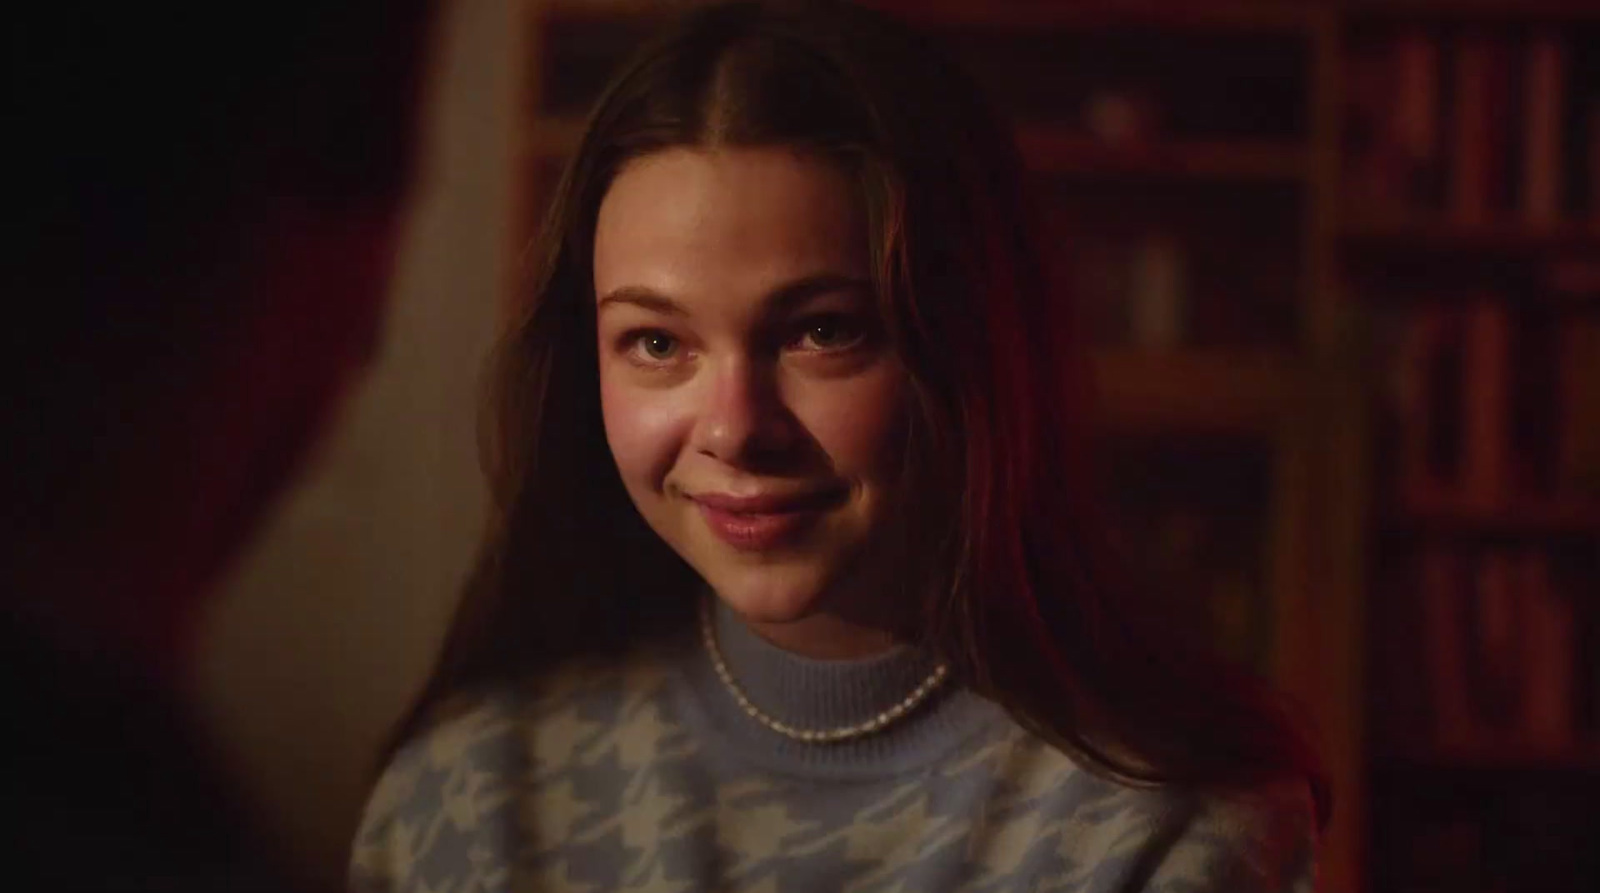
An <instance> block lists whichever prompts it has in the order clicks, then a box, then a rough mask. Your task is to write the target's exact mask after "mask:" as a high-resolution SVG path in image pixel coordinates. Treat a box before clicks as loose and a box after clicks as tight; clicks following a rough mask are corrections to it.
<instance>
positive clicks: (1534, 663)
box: [1515, 549, 1577, 752]
mask: <svg viewBox="0 0 1600 893" xmlns="http://www.w3.org/2000/svg"><path fill="white" fill-rule="evenodd" d="M1515 575H1516V583H1515V588H1516V597H1517V603H1518V605H1519V607H1520V609H1521V612H1522V616H1523V622H1522V635H1523V643H1522V653H1523V655H1524V656H1525V659H1526V661H1527V664H1526V669H1527V671H1526V673H1525V674H1524V677H1523V686H1522V689H1523V698H1522V717H1521V718H1522V722H1521V726H1522V732H1523V734H1524V736H1525V737H1526V739H1527V741H1528V743H1529V744H1530V745H1532V746H1533V747H1534V748H1535V749H1536V750H1542V751H1546V752H1558V751H1560V750H1561V749H1563V748H1565V747H1567V746H1568V745H1570V744H1571V743H1572V741H1573V732H1574V718H1575V716H1574V715H1575V712H1576V704H1577V700H1576V692H1575V683H1576V675H1577V662H1576V659H1575V658H1576V654H1575V642H1576V629H1575V626H1574V621H1575V618H1574V612H1573V609H1572V604H1571V602H1569V601H1568V600H1567V599H1566V598H1564V593H1562V592H1559V591H1557V590H1556V588H1555V587H1554V585H1553V581H1552V580H1551V577H1550V564H1549V558H1548V556H1546V555H1545V553H1544V552H1543V551H1541V550H1537V549H1534V550H1530V551H1528V552H1526V553H1524V554H1522V555H1520V556H1518V557H1517V559H1516V566H1515Z"/></svg>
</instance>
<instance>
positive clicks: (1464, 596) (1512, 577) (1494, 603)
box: [1380, 543, 1600, 754]
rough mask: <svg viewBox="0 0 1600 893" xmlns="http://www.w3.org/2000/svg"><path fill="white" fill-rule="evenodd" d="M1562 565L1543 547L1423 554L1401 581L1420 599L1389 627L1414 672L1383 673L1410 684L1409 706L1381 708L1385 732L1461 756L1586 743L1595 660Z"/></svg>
mask: <svg viewBox="0 0 1600 893" xmlns="http://www.w3.org/2000/svg"><path fill="white" fill-rule="evenodd" d="M1559 567H1560V565H1559V564H1557V563H1555V562H1554V561H1553V560H1552V554H1551V552H1550V551H1549V550H1548V549H1546V548H1543V547H1522V548H1512V547H1509V546H1492V547H1485V548H1478V549H1471V550H1469V549H1467V548H1464V547H1460V546H1448V545H1442V544H1437V543H1433V544H1427V545H1425V546H1423V547H1422V548H1420V549H1418V550H1417V552H1416V553H1415V555H1414V556H1413V561H1412V565H1411V567H1410V568H1409V569H1408V572H1407V573H1406V574H1405V575H1404V576H1403V585H1402V589H1403V590H1412V591H1414V592H1415V594H1416V598H1415V603H1414V604H1413V605H1409V606H1407V607H1406V608H1404V609H1402V611H1403V612H1406V613H1409V616H1402V615H1401V614H1394V615H1391V616H1389V617H1388V618H1386V620H1387V622H1388V626H1389V628H1388V629H1387V631H1386V635H1388V636H1389V647H1390V648H1391V649H1396V650H1395V651H1394V652H1393V656H1394V657H1395V659H1397V660H1398V661H1399V662H1401V663H1408V661H1407V660H1406V657H1407V655H1406V654H1405V652H1406V651H1408V650H1409V651H1410V658H1411V659H1410V661H1409V663H1411V664H1412V666H1411V668H1410V672H1406V671H1405V669H1404V668H1402V667H1390V668H1388V669H1389V670H1390V671H1399V672H1400V678H1402V679H1404V678H1407V677H1409V678H1410V681H1411V684H1412V688H1413V690H1412V691H1411V693H1410V697H1412V698H1415V699H1416V700H1415V702H1413V703H1411V704H1409V705H1408V704H1405V703H1403V701H1404V700H1405V699H1404V698H1401V701H1402V703H1391V704H1389V705H1387V706H1388V707H1389V708H1390V709H1389V714H1388V715H1381V716H1380V721H1383V722H1387V723H1390V724H1391V728H1390V730H1389V731H1390V732H1391V733H1393V734H1394V735H1395V736H1397V737H1399V738H1402V739H1421V740H1424V741H1426V742H1427V743H1428V744H1429V745H1430V746H1433V747H1437V748H1440V749H1443V750H1445V751H1453V750H1454V751H1465V752H1471V751H1472V750H1474V749H1475V748H1478V747H1482V746H1485V745H1500V746H1513V747H1521V748H1523V749H1524V750H1525V751H1526V752H1529V753H1536V754H1537V753H1563V752H1568V751H1569V750H1570V749H1571V748H1572V747H1573V746H1574V745H1577V744H1579V743H1580V742H1581V741H1583V740H1587V737H1589V736H1591V735H1592V733H1593V730H1592V728H1590V727H1591V726H1592V724H1593V723H1592V716H1591V715H1590V714H1592V707H1591V702H1592V699H1593V696H1594V693H1595V692H1594V687H1595V684H1596V683H1597V682H1600V679H1597V678H1596V674H1597V672H1600V663H1597V660H1596V659H1597V657H1600V655H1595V654H1593V653H1591V652H1592V649H1585V648H1584V647H1583V646H1584V644H1585V643H1586V642H1587V641H1588V640H1589V637H1590V635H1591V633H1592V632H1593V631H1592V630H1590V629H1588V625H1589V623H1590V621H1589V618H1590V617H1592V612H1589V611H1588V609H1587V606H1586V605H1584V604H1583V602H1582V598H1581V596H1582V595H1584V593H1582V592H1579V591H1577V590H1578V589H1579V588H1581V587H1580V586H1579V585H1578V581H1579V580H1580V579H1581V575H1578V576H1574V575H1568V574H1564V573H1561V572H1559V570H1557V568H1559ZM1397 594H1398V593H1397ZM1413 630H1416V631H1418V632H1420V635H1421V645H1422V649H1421V653H1420V655H1419V654H1417V653H1416V652H1415V648H1416V640H1415V639H1414V638H1413V633H1412V631H1413ZM1408 640H1409V641H1408ZM1419 657H1420V660H1418V659H1417V658H1419ZM1401 684H1404V683H1401ZM1394 696H1395V697H1400V696H1399V695H1394Z"/></svg>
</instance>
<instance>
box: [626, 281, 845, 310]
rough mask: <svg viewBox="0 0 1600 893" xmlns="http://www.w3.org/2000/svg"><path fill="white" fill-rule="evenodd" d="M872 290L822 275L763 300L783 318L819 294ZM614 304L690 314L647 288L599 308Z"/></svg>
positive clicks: (630, 287)
mask: <svg viewBox="0 0 1600 893" xmlns="http://www.w3.org/2000/svg"><path fill="white" fill-rule="evenodd" d="M871 288H872V283H871V282H869V281H868V280H866V279H861V278H859V277H856V276H846V275H843V274H841V273H818V274H816V275H814V276H805V277H802V278H800V279H796V280H795V281H793V282H790V283H787V284H785V285H783V286H780V287H779V288H777V289H774V290H773V291H771V292H769V293H768V294H767V296H766V297H765V298H764V299H763V300H762V304H763V305H765V306H764V307H763V311H764V313H765V314H766V315H768V316H780V315H782V314H784V313H786V312H789V311H792V310H794V308H795V307H796V306H798V305H800V304H803V303H805V302H806V301H808V300H810V299H811V298H814V297H816V296H817V295H822V294H830V293H833V292H841V291H870V290H871ZM611 304H632V305H633V306H635V307H643V308H644V309H646V310H651V311H654V312H656V313H660V314H662V315H665V316H678V317H684V316H688V315H689V311H688V310H686V309H684V307H683V305H682V304H679V303H678V302H677V301H674V300H672V299H671V298H669V297H667V296H666V295H664V294H662V293H661V292H658V291H656V290H655V289H652V288H649V287H647V286H643V285H624V286H620V287H618V288H615V289H613V290H611V291H610V292H608V293H607V294H606V295H605V297H602V298H601V299H600V301H599V304H598V305H597V309H599V310H603V309H605V308H606V307H607V306H608V305H611Z"/></svg>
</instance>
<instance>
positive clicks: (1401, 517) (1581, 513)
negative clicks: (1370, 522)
mask: <svg viewBox="0 0 1600 893" xmlns="http://www.w3.org/2000/svg"><path fill="white" fill-rule="evenodd" d="M1384 530H1385V532H1387V533H1389V534H1391V535H1399V536H1410V537H1436V538H1447V539H1534V540H1539V539H1572V538H1584V537H1593V538H1594V539H1595V544H1596V547H1597V548H1600V502H1597V501H1593V500H1576V499H1566V500H1562V499H1555V498H1551V499H1526V498H1524V499H1520V500H1518V501H1516V502H1515V503H1514V504H1512V505H1509V506H1505V507H1501V508H1478V507H1473V506H1470V505H1436V506H1427V507H1423V508H1413V509H1410V510H1399V509H1394V510H1390V512H1389V513H1388V516H1387V517H1386V518H1385V519H1384Z"/></svg>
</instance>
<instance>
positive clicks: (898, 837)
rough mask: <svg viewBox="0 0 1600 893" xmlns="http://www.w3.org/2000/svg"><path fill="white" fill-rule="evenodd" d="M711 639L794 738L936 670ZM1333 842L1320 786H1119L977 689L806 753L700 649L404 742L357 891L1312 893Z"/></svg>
mask: <svg viewBox="0 0 1600 893" xmlns="http://www.w3.org/2000/svg"><path fill="white" fill-rule="evenodd" d="M716 623H717V629H718V637H719V641H720V642H721V646H722V651H723V653H724V656H725V658H726V661H727V664H728V666H729V668H730V669H731V671H732V673H733V675H734V677H735V678H736V679H737V680H738V681H739V683H740V685H741V686H742V687H743V688H744V689H745V690H746V692H747V693H748V695H749V697H750V700H751V701H752V702H754V703H755V704H758V705H761V706H763V708H765V709H767V710H768V712H770V713H773V714H777V718H778V719H780V720H783V721H785V722H788V723H790V724H791V725H795V726H799V727H808V728H823V727H835V726H841V725H848V724H850V723H853V722H857V721H859V720H860V719H861V718H862V717H865V716H872V715H874V714H876V713H877V712H878V711H880V710H883V709H884V708H885V707H887V706H889V705H892V704H894V703H896V702H897V701H898V700H899V699H900V698H902V697H904V695H905V693H906V692H908V691H910V690H911V689H912V688H914V687H915V686H916V684H917V683H918V682H919V681H920V680H921V679H923V678H924V677H925V676H926V674H927V672H928V670H929V666H928V663H927V660H926V659H925V658H924V657H922V656H920V655H918V654H917V653H915V652H913V651H912V650H910V649H902V650H899V651H896V652H893V653H891V654H889V655H886V656H883V657H879V658H874V659H871V660H867V661H856V662H819V661H810V660H806V659H804V658H800V657H797V656H794V655H792V654H789V653H787V652H784V651H781V650H779V649H777V648H775V647H773V646H771V645H769V644H767V643H766V642H765V641H763V640H761V639H760V638H758V637H757V636H755V635H754V634H753V633H751V632H750V631H749V630H748V629H747V628H746V627H745V626H744V625H743V624H742V623H740V622H739V621H738V620H737V619H735V618H733V617H732V616H731V615H730V614H729V613H727V612H726V611H719V613H718V615H717V619H716ZM780 705H781V707H782V709H781V710H779V709H777V708H778V707H779V706H780ZM1314 827H1315V824H1314V821H1313V818H1312V807H1311V802H1310V795H1309V791H1308V789H1307V787H1306V786H1305V785H1300V784H1289V783H1285V784H1284V785H1282V786H1281V787H1276V788H1270V789H1262V790H1259V791H1254V792H1248V793H1241V794H1238V795H1228V796H1222V795H1210V796H1200V795H1197V794H1193V793H1185V792H1181V791H1175V790H1143V789H1136V788H1131V787H1127V786H1123V785H1120V784H1118V783H1115V782H1112V781H1108V780H1105V779H1103V778H1100V777H1097V776H1095V775H1091V774H1089V773H1087V772H1085V771H1083V770H1082V769H1080V768H1079V767H1078V766H1076V765H1075V764H1074V763H1073V762H1072V760H1070V759H1069V758H1067V757H1066V756H1064V755H1063V754H1061V753H1060V752H1059V751H1057V750H1055V749H1054V748H1052V747H1050V746H1048V745H1047V744H1045V743H1044V742H1042V741H1040V740H1039V739H1038V738H1036V737H1034V736H1033V735H1031V734H1029V733H1028V732H1026V731H1024V730H1023V729H1022V728H1021V727H1019V726H1018V725H1017V724H1016V723H1015V722H1014V721H1013V720H1012V719H1011V718H1010V717H1009V716H1007V715H1006V714H1005V713H1004V712H1003V711H1002V710H1000V709H999V708H997V707H995V706H994V705H993V704H991V703H989V702H987V701H985V700H983V699H981V698H979V697H977V696H975V695H973V694H970V693H968V692H966V691H961V690H953V691H948V692H944V693H943V694H942V695H941V696H939V697H938V698H936V699H935V700H934V702H933V703H930V704H929V705H927V706H926V707H924V708H923V709H921V710H919V711H917V712H915V713H913V714H911V715H910V716H908V717H906V718H904V719H902V720H901V721H900V722H898V723H896V724H894V725H893V726H891V727H889V728H888V729H887V730H885V731H883V732H881V733H878V734H877V735H874V736H871V737H868V738H863V739H858V740H855V741H850V742H844V743H834V744H810V743H801V742H796V741H792V740H790V739H788V738H786V737H783V736H780V735H778V734H777V733H775V732H772V731H770V730H768V729H767V728H766V727H765V726H763V725H761V724H759V723H758V722H756V721H755V720H753V719H752V718H751V717H749V716H748V715H747V714H746V713H745V712H744V711H743V710H742V709H741V708H740V707H739V706H738V704H737V703H736V702H735V700H734V699H733V697H732V696H731V694H730V693H729V692H728V691H727V690H726V688H725V687H724V685H723V683H722V681H721V680H720V679H719V678H718V677H717V676H716V675H715V673H714V672H713V669H712V666H711V663H710V660H709V658H708V657H707V655H706V652H705V650H704V649H703V648H702V647H700V646H699V644H698V642H683V643H677V644H674V645H672V646H670V647H664V648H658V649H655V650H653V651H651V652H649V653H646V654H641V655H640V656H638V657H637V658H635V659H633V660H630V661H628V662H626V663H619V664H617V665H614V666H608V667H601V668H597V667H591V668H573V669H571V670H569V671H566V672H563V673H560V674H556V675H555V676H554V677H553V678H549V679H544V680H541V681H540V683H539V684H538V686H537V687H533V686H529V687H526V688H520V689H518V688H508V689H506V690H504V691H502V692H500V693H498V694H496V695H494V696H492V697H485V698H482V699H480V700H478V701H475V702H474V705H473V706H472V707H471V709H468V710H465V711H463V712H460V713H457V714H455V715H454V717H453V718H452V719H449V720H448V721H444V722H441V723H440V724H438V725H436V726H435V727H433V728H432V729H431V730H430V731H429V732H427V733H426V734H424V735H423V736H421V737H420V738H419V739H417V740H415V741H413V742H411V743H410V744H409V745H408V746H406V747H404V748H402V750H401V752H400V753H399V754H398V755H397V757H396V758H395V760H394V761H393V763H392V765H391V766H390V767H389V769H388V770H387V771H386V772H385V774H384V775H383V776H382V778H381V779H380V781H379V783H378V785H377V787H376V789H375V791H374V793H373V796H372V798H371V801H370V802H369V804H368V806H367V810H366V813H365V817H364V819H363V821H362V826H361V828H360V830H359V832H358V834H357V838H356V842H355V847H354V853H353V861H352V880H353V883H354V886H355V889H356V890H358V891H364V893H391V891H392V893H401V891H404V893H480V891H502V890H503V891H518V893H523V891H527V893H532V891H541V893H543V891H552V893H554V891H584V893H600V891H611V890H652V891H654V890H661V891H669V890H676V891H702V890H717V891H763V893H780V891H847V890H848V891H874V893H877V891H882V893H890V891H895V893H899V891H919V893H940V891H951V890H964V891H1044V890H1070V891H1083V893H1110V891H1132V890H1148V891H1163V893H1180V891H1182V893H1194V891H1247V893H1251V891H1288V890H1293V891H1310V890H1311V889H1312V886H1313V884H1312V874H1313V863H1314V857H1313V854H1314V830H1313V829H1314Z"/></svg>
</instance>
